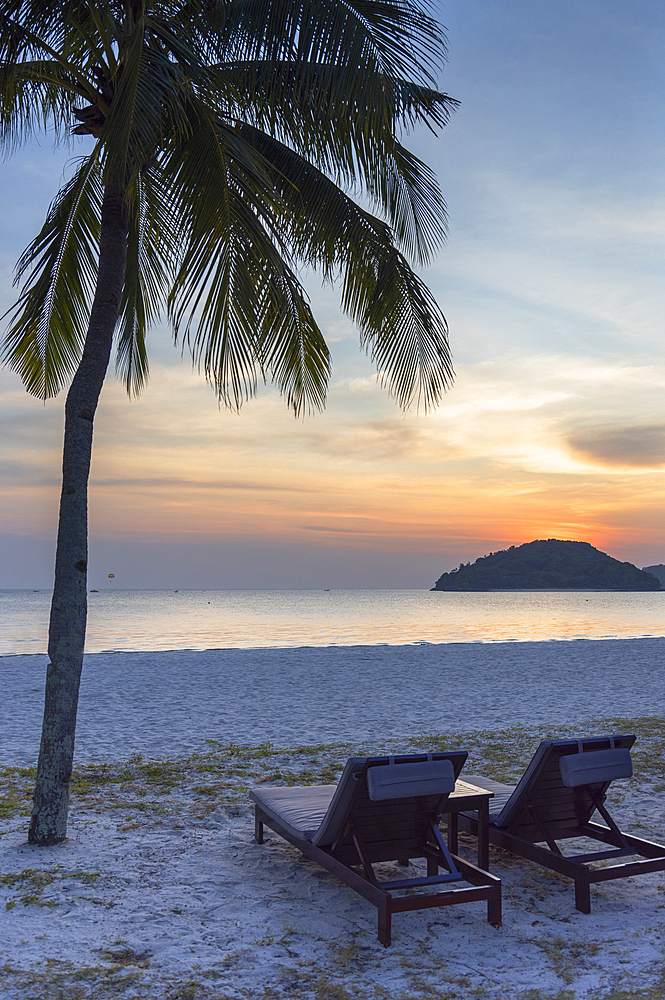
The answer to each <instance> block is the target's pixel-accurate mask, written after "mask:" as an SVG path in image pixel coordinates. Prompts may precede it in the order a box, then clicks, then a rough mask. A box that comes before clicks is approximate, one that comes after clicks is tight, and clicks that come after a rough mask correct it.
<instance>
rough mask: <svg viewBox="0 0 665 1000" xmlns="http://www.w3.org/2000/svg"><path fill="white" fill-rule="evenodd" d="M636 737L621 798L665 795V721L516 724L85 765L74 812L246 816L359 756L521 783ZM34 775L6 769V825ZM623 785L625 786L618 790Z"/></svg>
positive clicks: (213, 746) (27, 797) (150, 818)
mask: <svg viewBox="0 0 665 1000" xmlns="http://www.w3.org/2000/svg"><path fill="white" fill-rule="evenodd" d="M610 732H612V733H615V734H618V733H631V732H632V733H635V734H636V735H637V742H636V744H635V747H634V748H633V751H632V754H633V763H634V769H635V779H636V780H635V781H634V782H631V783H630V785H628V784H627V783H625V782H624V783H622V784H621V794H625V793H627V792H628V791H630V793H631V795H635V794H639V793H638V787H639V786H640V785H642V784H644V785H646V786H649V788H650V790H651V791H661V790H663V789H664V788H665V778H664V777H663V776H664V775H665V717H664V716H645V717H642V718H632V719H631V718H621V717H618V718H610V719H593V720H591V721H588V722H584V723H577V724H575V725H571V726H570V727H567V729H566V731H563V730H562V727H557V728H556V729H553V728H552V727H548V726H532V727H525V726H513V727H511V728H508V729H505V730H502V731H497V730H481V731H475V732H464V731H460V732H450V733H433V734H429V735H424V736H418V737H413V736H411V737H406V738H401V739H400V738H397V737H396V738H394V739H390V740H388V741H382V742H377V741H373V742H370V741H368V742H366V743H332V744H318V745H315V746H296V747H290V748H286V749H284V748H280V747H275V746H273V745H272V744H270V743H264V744H261V745H260V746H255V747H242V746H238V745H237V744H235V743H229V744H220V743H217V742H215V741H214V740H207V741H206V743H207V745H208V748H209V749H208V750H207V751H205V752H201V753H195V754H192V755H191V756H189V757H183V758H172V757H164V758H160V759H157V760H151V759H148V758H146V757H142V756H140V755H134V756H133V757H130V758H129V760H126V761H122V762H120V763H104V764H84V765H80V766H78V767H76V768H75V770H74V773H73V775H72V782H71V786H70V791H71V808H72V809H73V810H80V811H86V810H89V811H93V812H95V811H97V812H102V811H108V810H112V811H114V812H117V813H124V814H126V815H125V816H124V817H123V818H124V820H125V822H126V823H143V822H165V821H169V820H173V819H179V820H180V821H184V820H192V821H196V820H197V819H198V820H203V819H205V817H206V816H208V815H209V814H210V813H211V812H213V811H215V810H221V811H222V812H224V813H226V814H227V815H238V813H239V812H241V811H244V810H246V809H249V799H248V794H247V793H248V790H249V789H250V788H251V787H252V786H254V785H257V784H264V783H269V784H281V785H294V784H301V785H309V784H331V783H334V782H336V781H337V779H338V777H339V775H340V773H341V770H342V768H343V766H344V763H345V761H346V759H347V757H349V756H351V755H352V754H382V753H400V752H415V751H418V750H425V749H427V750H453V749H459V748H463V749H466V750H468V751H469V760H468V761H467V764H466V765H465V769H464V770H465V772H466V773H467V774H473V773H474V772H478V773H480V774H486V775H488V776H490V777H493V778H496V779H497V780H499V781H506V782H515V781H517V780H518V779H519V777H520V775H521V774H522V773H523V771H524V768H525V767H526V765H527V764H528V762H529V760H530V759H531V757H532V755H533V752H534V750H535V749H536V747H537V745H538V743H539V741H540V740H541V739H546V738H556V737H561V736H578V735H596V734H602V733H610ZM34 778H35V769H34V768H12V767H2V768H0V819H10V818H12V817H15V816H27V815H29V812H30V803H31V795H32V788H33V786H34ZM615 787H618V786H615Z"/></svg>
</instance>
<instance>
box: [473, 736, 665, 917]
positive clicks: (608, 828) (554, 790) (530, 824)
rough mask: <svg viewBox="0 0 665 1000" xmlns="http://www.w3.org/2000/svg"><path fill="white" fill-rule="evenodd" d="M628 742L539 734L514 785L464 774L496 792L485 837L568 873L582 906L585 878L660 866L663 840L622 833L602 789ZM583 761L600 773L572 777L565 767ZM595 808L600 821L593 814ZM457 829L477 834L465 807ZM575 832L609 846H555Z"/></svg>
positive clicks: (589, 881)
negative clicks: (592, 776)
mask: <svg viewBox="0 0 665 1000" xmlns="http://www.w3.org/2000/svg"><path fill="white" fill-rule="evenodd" d="M634 742H635V736H634V735H625V734H624V735H621V736H598V737H584V738H582V739H567V740H543V742H542V743H541V744H540V746H539V747H538V749H537V750H536V753H535V755H534V757H533V760H532V761H531V763H530V764H529V767H528V768H527V770H526V772H525V774H524V776H523V777H522V779H521V780H520V782H519V784H518V785H516V786H509V785H501V784H500V783H498V782H495V781H492V780H490V779H487V778H484V777H481V776H480V775H470V776H469V777H468V778H467V780H468V781H470V782H472V783H473V784H475V785H478V786H479V787H481V788H484V787H486V788H490V787H491V789H492V790H493V791H494V794H495V800H496V803H497V804H496V808H495V809H494V810H493V811H491V812H490V825H489V838H490V843H492V844H494V845H495V846H496V847H501V848H503V849H504V850H507V851H511V852H512V853H513V854H518V855H520V856H521V857H524V858H528V859H529V860H530V861H534V862H536V863H537V864H540V865H542V866H543V867H545V868H551V869H552V870H553V871H556V872H559V873H560V874H561V875H566V876H568V877H569V878H571V879H573V881H574V883H575V906H576V907H577V909H578V910H580V911H581V912H583V913H590V912H591V895H590V886H591V885H593V884H595V883H597V882H606V881H609V880H611V879H616V878H628V877H630V876H633V875H640V874H644V873H646V872H655V871H665V845H662V844H654V843H652V842H651V841H648V840H642V839H641V838H639V837H634V836H632V835H629V834H627V833H623V832H622V831H621V830H619V829H618V827H617V825H616V823H615V822H614V820H613V819H612V817H611V816H610V814H609V812H608V811H607V806H606V804H605V800H606V797H607V790H608V788H609V786H610V784H611V781H612V780H614V778H613V777H612V776H611V775H612V774H613V773H614V772H616V771H617V768H618V769H619V770H620V768H621V767H623V766H624V765H625V761H626V760H627V759H628V760H629V754H628V753H627V751H629V750H630V748H631V747H632V745H633V743H634ZM617 751H619V755H616V752H617ZM613 753H615V756H616V760H615V758H613V757H612V754H613ZM594 754H596V755H597V756H596V757H595V758H594ZM601 754H602V758H601V757H600V755H601ZM573 755H576V756H573ZM619 756H620V760H619ZM564 758H569V759H568V760H564ZM599 759H602V761H603V762H604V764H603V766H604V767H605V770H603V766H600V765H598V764H596V763H595V762H597V761H598V760H599ZM562 760H564V763H563V764H562ZM589 765H591V766H592V770H589V772H588V773H590V774H591V773H593V774H595V775H596V777H597V778H598V780H593V781H585V780H583V777H580V778H579V779H578V778H575V777H574V778H573V779H571V777H570V774H569V772H571V773H573V774H574V773H575V772H576V769H577V770H579V774H580V775H581V776H583V775H584V774H585V773H587V772H586V771H585V770H584V769H585V767H588V766H589ZM593 767H595V770H593ZM628 767H629V765H628ZM613 769H614V772H613ZM630 773H632V771H631V769H630V767H629V770H628V772H627V773H622V774H620V775H619V776H620V777H627V776H628V775H629V774H630ZM571 781H572V784H571V783H570V782H571ZM595 812H599V813H600V815H601V818H602V819H603V820H604V822H605V825H601V824H600V823H595V822H592V821H591V817H592V816H593V814H594V813H595ZM459 828H460V829H461V830H466V831H467V832H470V833H477V828H478V824H477V821H476V819H475V817H474V816H473V815H472V814H471V813H468V814H467V813H463V814H462V815H460V817H459ZM580 837H586V838H589V839H591V840H596V841H598V842H599V843H601V844H603V845H607V847H609V848H610V849H609V850H608V849H607V847H605V848H604V849H603V850H599V851H582V852H580V853H577V854H570V853H568V854H565V853H564V852H563V850H562V848H561V847H560V846H559V843H558V842H559V841H565V840H571V839H574V838H580ZM635 856H639V857H641V858H643V859H644V860H639V861H626V862H623V863H620V864H613V865H607V866H604V867H602V868H592V867H590V866H591V865H592V864H594V863H596V862H599V861H607V860H610V859H616V860H618V859H619V858H625V857H635Z"/></svg>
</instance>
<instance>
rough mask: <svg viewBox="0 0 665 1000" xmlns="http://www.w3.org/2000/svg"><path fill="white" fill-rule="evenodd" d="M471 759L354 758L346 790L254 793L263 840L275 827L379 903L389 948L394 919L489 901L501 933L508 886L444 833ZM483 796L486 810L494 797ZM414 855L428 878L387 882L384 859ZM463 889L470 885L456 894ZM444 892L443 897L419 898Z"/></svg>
mask: <svg viewBox="0 0 665 1000" xmlns="http://www.w3.org/2000/svg"><path fill="white" fill-rule="evenodd" d="M466 757H467V754H466V752H465V751H458V752H454V753H434V754H411V755H408V756H399V757H394V758H393V757H390V758H389V757H351V758H350V759H349V760H348V761H347V763H346V766H345V768H344V772H343V774H342V777H341V778H340V781H339V784H338V785H317V786H302V787H291V788H274V787H268V788H261V789H258V788H255V789H253V790H252V791H251V792H250V796H251V798H252V799H253V800H254V803H255V819H256V826H255V836H256V840H257V841H258V843H259V844H262V843H263V827H264V825H265V826H268V827H270V829H272V830H274V831H275V833H278V834H279V835H280V837H283V838H284V839H285V840H288V841H289V843H291V844H293V845H294V846H295V847H297V848H299V850H301V851H302V852H303V854H306V855H307V856H308V857H310V858H312V859H313V860H314V861H317V862H318V863H319V864H320V865H321V866H322V867H323V868H325V869H326V870H327V871H329V872H331V874H333V875H336V876H337V877H338V878H339V879H341V881H342V882H345V883H346V884H347V885H348V886H350V887H351V888H352V889H354V890H355V891H356V892H358V893H360V895H361V896H363V897H364V898H365V899H367V900H369V902H370V903H373V904H374V906H376V907H377V909H378V936H379V941H380V942H381V943H382V944H383V945H385V946H386V947H387V946H388V945H389V944H390V939H391V918H392V915H393V913H400V912H403V911H406V910H420V909H426V908H429V907H435V906H448V905H450V904H453V903H464V902H470V901H471V900H486V901H487V919H488V921H489V922H490V923H492V924H494V925H496V926H498V925H500V923H501V880H500V879H498V878H496V877H495V876H493V875H490V874H488V873H487V872H485V871H482V870H481V869H480V868H478V867H476V866H475V865H472V864H470V863H469V862H468V861H464V860H462V859H461V858H459V857H457V856H456V855H454V854H451V853H450V851H449V849H448V847H447V846H446V844H445V843H444V841H443V838H442V836H441V832H440V830H439V826H438V820H439V818H440V816H441V815H442V814H444V813H445V812H446V806H447V802H448V797H449V795H450V793H451V792H453V790H454V788H455V782H456V779H457V777H458V775H459V773H460V771H461V769H462V765H463V764H464V761H465V760H466ZM465 787H467V786H465ZM475 791H476V792H477V796H476V797H477V798H478V799H482V803H483V805H485V802H486V799H487V797H488V796H487V793H486V792H483V791H482V790H480V789H475ZM467 794H468V793H467ZM448 808H451V806H448ZM479 815H480V814H479ZM411 858H424V859H426V861H427V875H426V876H420V877H415V878H404V879H401V878H400V879H396V880H393V881H380V880H379V878H378V877H377V874H376V873H375V871H374V868H373V865H375V864H376V863H379V862H383V861H397V862H398V863H399V864H401V865H403V866H407V865H408V864H409V859H411ZM440 869H442V870H443V871H442V872H441V873H440ZM456 882H467V883H469V885H468V886H466V887H464V888H453V887H452V884H453V883H456ZM435 887H441V888H442V891H435V892H430V893H419V892H416V893H413V892H412V890H413V889H417V890H422V889H428V888H435ZM402 890H406V891H407V892H408V891H411V893H412V894H410V895H401V894H400V893H401V892H402Z"/></svg>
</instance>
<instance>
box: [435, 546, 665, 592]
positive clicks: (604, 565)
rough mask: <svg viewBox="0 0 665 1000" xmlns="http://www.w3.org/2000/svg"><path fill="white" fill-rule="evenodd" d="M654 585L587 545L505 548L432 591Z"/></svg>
mask: <svg viewBox="0 0 665 1000" xmlns="http://www.w3.org/2000/svg"><path fill="white" fill-rule="evenodd" d="M660 589H661V588H660V580H659V579H657V578H656V577H655V576H654V575H653V574H651V573H647V572H645V571H644V570H641V569H638V568H637V566H633V564H632V563H629V562H619V560H618V559H612V557H611V556H608V555H606V553H605V552H601V551H600V550H599V549H596V548H594V547H593V545H589V543H588V542H564V541H559V540H558V539H557V538H548V539H547V540H546V541H536V542H527V543H526V544H525V545H518V546H517V547H516V546H515V545H511V546H510V548H509V549H505V550H503V551H501V552H491V553H490V554H489V555H488V556H481V557H480V559H476V561H475V563H473V564H471V563H467V564H466V565H464V563H462V564H460V567H459V569H454V570H452V571H451V572H450V573H444V574H443V576H440V577H439V579H438V580H437V581H436V584H435V585H434V586H433V587H432V590H660Z"/></svg>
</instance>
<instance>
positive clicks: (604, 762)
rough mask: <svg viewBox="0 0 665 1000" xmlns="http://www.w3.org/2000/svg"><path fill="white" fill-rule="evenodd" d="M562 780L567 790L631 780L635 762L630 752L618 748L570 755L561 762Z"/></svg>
mask: <svg viewBox="0 0 665 1000" xmlns="http://www.w3.org/2000/svg"><path fill="white" fill-rule="evenodd" d="M559 770H560V771H561V780H562V782H563V783H564V785H566V787H567V788H577V786H578V785H591V784H594V783H595V782H597V781H614V780H615V779H616V778H631V777H632V775H633V762H632V760H631V759H630V750H628V749H627V748H625V747H616V748H614V749H612V750H586V751H582V752H580V753H568V754H565V756H563V757H561V758H560V760H559Z"/></svg>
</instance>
